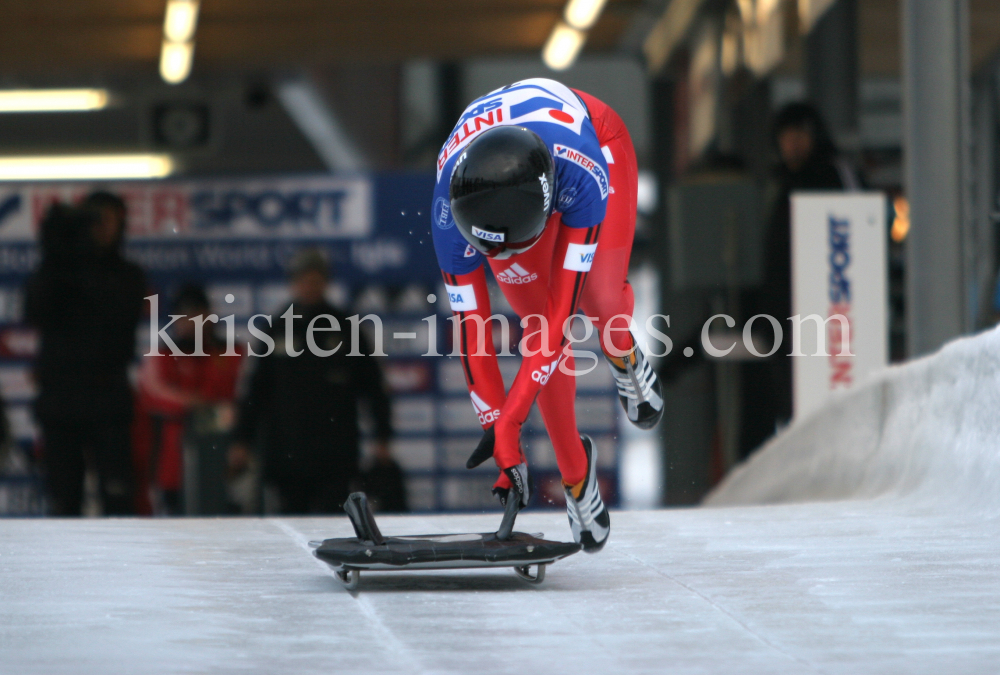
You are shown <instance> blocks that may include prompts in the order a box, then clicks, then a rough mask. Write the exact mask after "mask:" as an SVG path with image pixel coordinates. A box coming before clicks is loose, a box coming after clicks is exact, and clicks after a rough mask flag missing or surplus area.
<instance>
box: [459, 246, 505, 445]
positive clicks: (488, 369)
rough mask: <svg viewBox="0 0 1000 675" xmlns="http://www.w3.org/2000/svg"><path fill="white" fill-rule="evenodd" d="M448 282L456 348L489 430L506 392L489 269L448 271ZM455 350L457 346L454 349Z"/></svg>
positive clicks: (482, 421)
mask: <svg viewBox="0 0 1000 675" xmlns="http://www.w3.org/2000/svg"><path fill="white" fill-rule="evenodd" d="M444 282H445V285H446V290H447V292H448V297H449V300H450V301H451V307H452V311H453V312H454V318H453V321H454V322H455V323H457V328H456V327H455V326H454V325H453V330H454V331H455V332H454V333H453V335H455V337H456V342H457V344H456V345H455V347H458V350H457V351H459V352H461V356H460V358H461V359H462V370H463V372H464V373H465V382H466V384H467V385H468V386H469V396H470V398H471V399H472V407H473V408H474V409H475V411H476V415H477V416H478V417H479V423H480V424H481V425H482V426H483V428H484V429H487V428H489V427H491V426H492V425H493V423H494V422H495V421H496V419H497V418H498V417H499V416H500V414H501V413H500V411H501V409H502V408H503V405H504V400H505V399H506V395H505V394H504V387H503V378H502V377H501V376H500V367H499V365H498V364H497V355H496V350H495V349H494V347H493V331H492V329H491V327H490V325H489V317H490V316H491V314H492V312H491V311H490V296H489V292H488V290H487V288H486V271H485V269H484V268H483V266H482V265H480V266H479V267H478V268H476V269H475V270H473V271H472V272H469V273H467V274H448V273H444ZM455 351H456V350H455V349H454V348H453V349H452V352H453V353H454V352H455ZM516 463H517V462H515V464H516Z"/></svg>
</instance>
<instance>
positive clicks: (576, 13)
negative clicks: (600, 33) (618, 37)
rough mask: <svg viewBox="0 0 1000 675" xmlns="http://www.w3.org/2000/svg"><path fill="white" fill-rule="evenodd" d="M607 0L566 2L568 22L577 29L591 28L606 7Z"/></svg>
mask: <svg viewBox="0 0 1000 675" xmlns="http://www.w3.org/2000/svg"><path fill="white" fill-rule="evenodd" d="M605 2H607V0H569V2H568V3H567V4H566V11H565V12H564V16H565V17H566V23H567V24H569V25H570V26H572V27H573V28H576V29H577V30H590V28H591V26H593V25H594V23H596V22H597V17H599V16H600V15H601V10H602V9H604V3H605Z"/></svg>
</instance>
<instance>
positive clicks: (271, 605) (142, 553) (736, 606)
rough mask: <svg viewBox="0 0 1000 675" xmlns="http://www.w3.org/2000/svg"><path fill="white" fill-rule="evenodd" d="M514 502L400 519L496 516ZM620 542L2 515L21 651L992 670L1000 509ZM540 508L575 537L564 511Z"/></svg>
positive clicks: (26, 660)
mask: <svg viewBox="0 0 1000 675" xmlns="http://www.w3.org/2000/svg"><path fill="white" fill-rule="evenodd" d="M498 521H499V514H494V515H490V516H446V517H434V518H430V517H428V518H422V517H410V518H385V519H383V520H382V522H381V523H380V524H381V527H382V530H383V532H386V533H391V534H419V533H425V532H428V531H443V532H456V533H457V532H463V531H484V530H489V529H491V528H492V527H495V526H496V523H497V522H498ZM612 522H613V531H612V536H611V541H610V543H609V544H608V546H607V547H606V548H605V550H604V551H602V552H601V553H599V554H596V555H587V554H583V553H579V554H577V555H575V556H572V557H570V558H568V559H566V560H563V561H561V562H559V563H556V564H555V565H553V566H552V567H551V568H550V569H549V570H548V576H547V578H546V580H545V583H544V584H542V585H541V586H537V587H536V586H532V585H529V584H527V583H526V582H524V581H521V580H520V579H518V578H517V577H516V576H515V575H514V574H513V572H511V571H510V570H505V569H503V570H485V571H457V572H420V573H412V574H410V573H394V572H388V573H374V572H372V573H367V574H364V573H363V574H362V580H361V589H360V591H359V592H356V593H354V594H351V593H348V592H347V591H345V590H344V589H343V588H342V587H341V585H340V583H339V582H338V581H337V580H336V579H335V578H334V577H333V576H332V575H331V573H330V572H329V571H328V569H327V568H326V567H325V566H324V565H322V564H321V563H319V562H318V561H316V560H315V559H314V558H313V557H312V555H311V554H310V553H309V551H308V550H307V549H308V545H307V542H308V541H309V540H310V539H320V538H323V537H332V536H348V535H349V534H350V525H349V524H348V522H347V521H346V519H341V518H330V519H286V520H255V519H241V520H175V521H165V520H145V521H143V520H117V521H114V520H109V521H82V522H66V521H52V520H50V521H28V520H22V521H6V522H0V672H2V673H5V674H6V673H19V674H25V675H26V674H30V673H39V674H43V673H44V674H47V675H48V674H56V673H102V674H103V673H123V674H126V673H127V674H129V675H139V674H142V673H177V672H186V671H190V672H199V673H202V672H205V673H208V672H232V673H237V672H238V673H248V672H250V673H278V672H295V673H325V674H329V673H470V672H475V673H510V674H511V675H514V674H519V675H520V674H523V673H541V672H551V673H716V672H717V673H727V674H732V673H739V674H741V675H747V674H751V673H829V674H834V673H844V674H845V675H847V674H856V673H929V674H934V675H940V673H944V672H947V673H986V672H996V671H997V669H998V668H1000V575H998V574H997V571H998V570H997V560H998V557H1000V538H998V537H997V536H996V534H997V532H996V525H997V523H996V521H990V522H983V521H982V520H980V519H978V518H968V519H960V518H956V517H953V516H951V517H942V516H938V515H933V514H931V515H928V514H912V513H910V512H908V511H907V510H902V511H901V510H897V509H894V508H892V507H891V505H888V504H876V503H870V502H869V503H861V502H858V503H852V502H840V503H833V504H800V505H786V506H770V507H743V508H734V509H729V508H720V509H690V510H675V511H652V512H620V513H614V514H613V516H612ZM518 524H519V529H522V530H525V531H541V532H545V534H546V535H547V536H549V537H553V538H566V537H567V536H568V527H567V525H566V523H565V516H564V515H563V514H558V513H552V512H549V513H535V514H530V513H529V514H524V515H522V517H521V518H520V519H519V523H518Z"/></svg>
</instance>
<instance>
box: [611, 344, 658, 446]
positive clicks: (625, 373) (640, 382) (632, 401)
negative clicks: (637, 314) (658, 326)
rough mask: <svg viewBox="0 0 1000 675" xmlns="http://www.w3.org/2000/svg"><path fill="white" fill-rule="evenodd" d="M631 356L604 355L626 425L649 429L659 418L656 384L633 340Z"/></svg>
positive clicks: (654, 377)
mask: <svg viewBox="0 0 1000 675" xmlns="http://www.w3.org/2000/svg"><path fill="white" fill-rule="evenodd" d="M632 344H633V347H634V349H632V353H631V354H628V355H626V356H622V357H619V356H610V355H608V354H605V355H604V358H605V359H607V361H608V366H610V367H611V374H612V375H614V376H615V384H616V385H617V386H618V400H619V401H621V404H622V408H624V409H625V414H626V415H627V416H628V420H629V422H631V423H632V424H634V425H635V426H637V427H639V428H640V429H652V428H653V427H655V426H656V423H657V422H659V421H660V418H661V417H662V416H663V397H662V395H661V394H660V381H659V380H658V379H657V377H656V373H655V372H654V371H653V368H652V367H651V366H650V365H649V361H647V360H646V357H645V356H643V353H642V350H641V349H639V345H637V344H635V341H634V340H633V343H632Z"/></svg>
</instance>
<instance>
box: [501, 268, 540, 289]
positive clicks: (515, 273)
mask: <svg viewBox="0 0 1000 675" xmlns="http://www.w3.org/2000/svg"><path fill="white" fill-rule="evenodd" d="M496 277H497V281H499V282H500V283H501V284H527V283H531V282H532V281H534V280H535V279H537V278H538V273H537V272H528V270H526V269H524V268H523V267H521V266H520V265H519V264H517V263H514V264H513V265H511V266H510V267H508V268H507V269H505V270H504V271H503V272H500V273H499V274H497V275H496Z"/></svg>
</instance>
